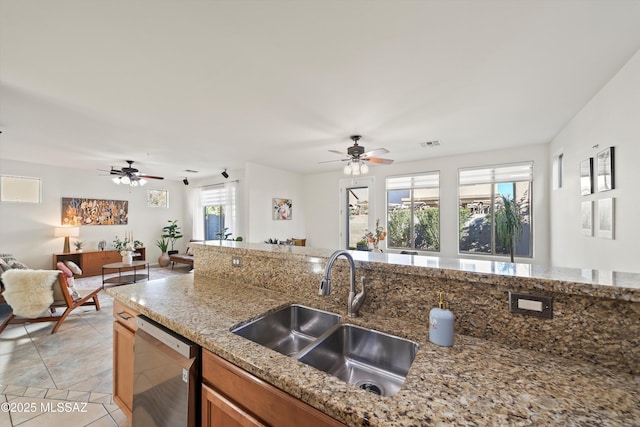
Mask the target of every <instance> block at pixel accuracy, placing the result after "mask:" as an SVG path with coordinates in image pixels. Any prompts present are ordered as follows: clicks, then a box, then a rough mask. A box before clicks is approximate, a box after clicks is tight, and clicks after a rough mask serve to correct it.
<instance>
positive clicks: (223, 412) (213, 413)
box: [202, 384, 265, 427]
mask: <svg viewBox="0 0 640 427" xmlns="http://www.w3.org/2000/svg"><path fill="white" fill-rule="evenodd" d="M202 425H203V426H225V427H265V425H264V424H262V423H261V422H260V421H258V420H257V419H255V418H254V417H253V416H252V415H251V414H250V413H248V412H247V411H245V410H244V409H242V407H240V406H238V405H237V404H235V403H234V402H232V401H231V400H229V399H227V398H226V397H224V396H223V395H222V394H220V393H218V392H217V391H215V390H214V389H212V388H210V387H207V385H206V384H202Z"/></svg>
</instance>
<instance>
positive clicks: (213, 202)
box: [194, 182, 237, 240]
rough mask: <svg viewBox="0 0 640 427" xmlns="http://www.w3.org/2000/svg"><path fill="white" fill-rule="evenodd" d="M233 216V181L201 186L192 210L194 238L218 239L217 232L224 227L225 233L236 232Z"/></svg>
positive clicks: (234, 192)
mask: <svg viewBox="0 0 640 427" xmlns="http://www.w3.org/2000/svg"><path fill="white" fill-rule="evenodd" d="M235 218H236V185H235V182H234V183H226V184H221V185H214V186H210V187H205V188H202V189H201V190H200V197H199V198H198V200H197V205H196V209H195V211H194V238H196V239H205V240H218V239H219V238H220V237H219V235H217V234H218V233H219V232H221V231H222V230H223V229H225V228H227V230H226V234H233V233H236V232H237V231H236V230H235V228H236V224H235ZM196 224H202V225H201V226H196ZM201 227H202V228H201ZM233 237H237V236H233ZM233 237H231V238H233Z"/></svg>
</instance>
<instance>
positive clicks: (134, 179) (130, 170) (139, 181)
mask: <svg viewBox="0 0 640 427" xmlns="http://www.w3.org/2000/svg"><path fill="white" fill-rule="evenodd" d="M126 162H127V163H128V164H129V166H127V167H124V168H122V169H116V168H114V167H113V166H111V170H109V171H108V172H109V175H115V176H114V177H113V178H112V181H113V182H115V183H116V184H125V185H130V186H132V187H137V186H142V185H145V184H146V183H147V179H164V177H162V176H153V175H147V174H144V173H140V171H139V170H138V169H137V168H134V167H133V160H126ZM105 172H107V171H105Z"/></svg>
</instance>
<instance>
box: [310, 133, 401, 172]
mask: <svg viewBox="0 0 640 427" xmlns="http://www.w3.org/2000/svg"><path fill="white" fill-rule="evenodd" d="M350 138H351V140H352V141H353V146H351V147H349V148H347V154H346V156H347V158H346V159H341V160H328V161H325V162H320V163H329V162H347V161H348V162H349V163H347V165H346V166H345V167H344V173H345V174H346V175H360V174H365V173H367V172H368V171H369V167H368V166H367V162H371V163H377V164H381V165H390V164H391V163H393V160H391V159H383V158H380V157H373V156H376V155H379V154H385V153H388V152H389V150H387V149H386V148H376V149H375V150H371V151H367V152H365V151H364V147H363V146H362V145H358V141H360V139H361V138H362V136H360V135H351V136H350ZM329 151H330V152H332V153H336V154H340V155H344V153H343V152H342V151H337V150H329Z"/></svg>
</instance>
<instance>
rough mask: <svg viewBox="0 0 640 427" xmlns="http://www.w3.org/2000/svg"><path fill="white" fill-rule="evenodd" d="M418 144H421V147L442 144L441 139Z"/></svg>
mask: <svg viewBox="0 0 640 427" xmlns="http://www.w3.org/2000/svg"><path fill="white" fill-rule="evenodd" d="M418 145H419V146H420V148H433V147H437V146H438V145H440V141H438V140H437V139H436V140H433V141H427V142H418Z"/></svg>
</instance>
